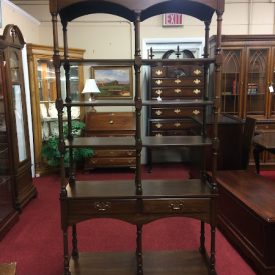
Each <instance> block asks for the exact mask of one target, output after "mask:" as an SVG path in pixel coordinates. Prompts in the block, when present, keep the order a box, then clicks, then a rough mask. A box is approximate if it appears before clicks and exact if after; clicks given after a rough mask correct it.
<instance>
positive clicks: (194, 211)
mask: <svg viewBox="0 0 275 275" xmlns="http://www.w3.org/2000/svg"><path fill="white" fill-rule="evenodd" d="M223 11H224V1H222V0H209V1H208V0H203V1H202V0H185V1H178V0H170V1H164V0H152V1H146V0H140V1H126V0H109V1H105V0H102V1H94V0H88V1H82V0H67V1H66V0H63V1H58V0H50V12H51V15H52V23H53V38H54V55H53V60H54V66H55V74H56V79H57V81H56V85H57V86H56V88H57V100H56V106H57V110H58V122H59V133H60V136H59V148H60V152H61V155H62V157H61V192H60V204H61V227H62V231H63V241H64V250H63V251H64V274H191V273H192V274H209V273H210V274H216V271H215V228H216V201H217V196H218V191H217V186H216V182H215V175H216V161H217V159H216V158H217V150H218V143H219V141H218V138H217V130H218V129H217V118H218V109H219V104H220V89H219V87H220V77H221V75H220V67H221V62H222V58H221V55H220V37H221V23H222V14H223ZM98 12H104V13H109V14H113V15H117V16H121V17H123V18H124V19H127V20H129V21H130V22H132V23H133V24H134V29H135V31H134V40H135V43H134V45H135V54H134V56H133V58H132V59H119V60H118V59H117V60H115V59H111V60H107V59H103V60H102V59H100V60H98V59H97V60H96V59H84V60H70V59H69V58H68V54H66V53H67V52H68V34H67V27H68V23H69V22H70V21H72V20H74V19H76V18H78V17H80V16H83V15H87V14H92V13H98ZM168 12H177V13H183V14H188V15H190V16H193V17H195V18H197V19H199V20H201V21H202V22H203V23H204V28H205V42H206V47H205V52H204V57H203V58H192V59H181V60H163V59H155V60H152V59H142V58H141V54H140V53H141V50H140V44H141V41H140V31H141V28H142V22H143V21H144V20H146V19H148V18H150V17H152V16H155V15H159V14H162V13H168ZM215 12H216V14H217V48H216V52H215V55H214V56H211V57H210V56H209V54H208V41H209V29H210V28H209V26H210V21H211V18H212V16H213V14H214V13H215ZM58 16H59V17H60V20H58ZM58 22H61V24H62V27H63V28H62V29H63V41H64V51H65V58H64V59H63V58H61V57H60V54H59V51H60V49H59V42H58V29H60V28H58ZM114 31H115V30H114ZM75 35H77V34H75ZM79 63H82V64H87V65H89V66H95V65H97V66H98V65H102V66H106V65H112V66H115V65H117V66H121V65H128V66H129V65H130V66H133V67H134V70H135V80H134V83H135V85H134V86H135V97H134V100H126V101H125V100H123V101H122V100H115V101H114V100H95V101H90V102H88V101H87V102H83V101H74V100H71V94H72V92H73V91H72V90H71V89H70V85H69V83H70V66H71V65H72V64H79ZM210 64H214V65H215V71H216V73H215V81H216V85H215V87H216V91H215V96H214V97H213V98H212V99H211V98H208V91H207V85H205V86H204V89H203V90H202V93H203V97H202V98H201V99H196V100H194V99H188V98H186V99H180V100H169V101H167V100H162V101H157V100H155V99H151V100H145V99H143V98H142V96H141V94H142V93H141V84H142V83H141V79H140V72H141V69H142V67H143V66H152V67H155V66H157V65H163V66H165V65H169V66H179V65H185V66H187V67H188V66H194V65H196V66H200V67H201V68H203V69H204V72H205V73H204V81H205V83H207V76H208V75H207V73H206V72H207V71H208V67H209V65H210ZM61 65H63V66H64V68H65V71H66V83H67V85H66V88H67V97H66V100H65V101H63V99H62V96H61V84H60V83H61V82H60V67H61ZM91 105H92V106H118V107H119V106H125V105H126V106H134V107H135V116H136V133H135V137H118V138H117V137H99V138H98V137H78V138H73V137H72V135H70V133H69V135H68V136H66V137H64V133H63V127H62V125H63V115H62V113H63V111H64V109H65V110H67V114H68V127H69V129H70V128H71V119H70V118H71V108H72V107H73V106H91ZM146 106H155V107H157V106H158V107H160V106H163V107H164V106H165V107H168V106H171V107H176V106H177V107H179V108H185V107H190V106H199V107H201V108H202V113H203V115H202V120H203V121H204V120H205V113H206V112H205V109H206V106H211V107H212V110H213V115H214V126H213V128H214V131H213V137H211V138H210V137H208V136H207V135H206V129H205V123H203V126H202V128H201V131H200V133H199V135H196V136H184V135H182V136H161V137H159V136H144V137H143V136H142V135H141V112H142V111H143V110H144V107H146ZM69 132H70V131H69ZM79 147H93V148H95V149H96V148H102V147H109V148H114V149H127V150H129V149H134V150H135V151H136V170H135V174H134V177H133V179H132V180H126V181H125V180H112V181H92V180H86V181H79V180H78V179H77V176H75V175H74V173H73V148H79ZM143 147H147V148H150V147H161V148H162V147H166V148H167V147H168V148H172V147H173V148H174V147H177V148H179V147H192V148H194V149H195V148H197V149H201V150H202V154H203V152H204V151H205V150H204V149H205V148H207V147H212V148H213V155H212V158H211V159H212V164H213V165H212V173H213V181H212V182H208V181H207V177H206V173H205V172H206V171H205V161H202V162H201V165H200V167H198V169H200V171H201V173H199V177H198V178H194V179H188V180H181V179H179V180H144V179H143V178H142V173H141V153H142V148H143ZM66 149H68V150H69V152H70V156H71V162H70V168H71V169H70V170H71V172H70V175H69V178H68V179H66V178H65V172H64V152H65V150H66ZM208 161H210V160H208ZM179 216H184V217H190V218H193V219H197V220H198V222H200V233H199V232H197V234H198V238H199V240H200V247H199V251H176V252H175V251H173V252H171V251H170V252H157V253H153V252H144V251H143V250H142V229H143V225H144V224H147V223H150V222H152V221H155V220H157V219H161V218H166V217H179ZM103 217H104V218H114V219H119V220H122V221H125V222H129V223H131V224H134V225H136V251H135V252H133V253H81V252H79V249H78V245H77V224H78V223H79V222H81V221H84V220H88V219H93V218H103ZM205 223H208V224H209V225H210V226H209V228H210V238H211V240H210V248H209V251H207V250H206V249H205V236H204V235H205ZM69 228H72V231H71V232H72V252H69V244H68V239H69V238H68V231H69ZM194 234H195V232H194ZM175 237H176V236H175ZM156 238H157V235H156Z"/></svg>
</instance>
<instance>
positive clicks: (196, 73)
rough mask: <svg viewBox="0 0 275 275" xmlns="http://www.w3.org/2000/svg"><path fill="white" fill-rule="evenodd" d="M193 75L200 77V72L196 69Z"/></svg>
mask: <svg viewBox="0 0 275 275" xmlns="http://www.w3.org/2000/svg"><path fill="white" fill-rule="evenodd" d="M193 73H194V75H200V74H201V70H199V69H196V70H195V71H193Z"/></svg>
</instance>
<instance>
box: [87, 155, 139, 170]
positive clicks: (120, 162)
mask: <svg viewBox="0 0 275 275" xmlns="http://www.w3.org/2000/svg"><path fill="white" fill-rule="evenodd" d="M108 166H126V167H127V166H131V167H132V166H136V158H130V157H129V158H118V157H117V158H111V157H102V158H101V157H99V158H97V157H93V158H91V159H89V160H87V161H86V168H88V167H90V168H92V167H108Z"/></svg>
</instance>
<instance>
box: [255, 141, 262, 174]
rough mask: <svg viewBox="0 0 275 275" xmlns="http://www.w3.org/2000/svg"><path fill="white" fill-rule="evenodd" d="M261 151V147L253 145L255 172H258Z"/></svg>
mask: <svg viewBox="0 0 275 275" xmlns="http://www.w3.org/2000/svg"><path fill="white" fill-rule="evenodd" d="M262 151H263V148H262V147H260V146H257V145H255V146H254V149H253V157H254V161H255V166H256V172H257V174H259V173H260V153H261V152H262Z"/></svg>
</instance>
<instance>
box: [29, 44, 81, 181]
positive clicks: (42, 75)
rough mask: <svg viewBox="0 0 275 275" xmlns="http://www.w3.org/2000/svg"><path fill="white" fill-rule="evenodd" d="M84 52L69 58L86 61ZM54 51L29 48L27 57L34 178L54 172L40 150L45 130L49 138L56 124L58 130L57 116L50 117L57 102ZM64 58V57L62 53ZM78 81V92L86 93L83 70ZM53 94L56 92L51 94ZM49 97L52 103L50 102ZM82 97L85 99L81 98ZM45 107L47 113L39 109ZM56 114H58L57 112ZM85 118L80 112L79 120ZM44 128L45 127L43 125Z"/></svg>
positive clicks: (79, 70) (42, 47) (70, 50)
mask: <svg viewBox="0 0 275 275" xmlns="http://www.w3.org/2000/svg"><path fill="white" fill-rule="evenodd" d="M84 52H85V50H82V49H74V48H70V49H69V57H70V58H75V59H81V58H83V55H84ZM52 54H53V48H52V47H50V46H45V45H37V44H30V43H29V44H27V57H28V68H29V80H30V95H31V96H30V97H31V106H32V124H33V141H34V165H35V174H36V175H37V176H40V175H43V174H47V173H48V172H50V171H52V167H49V166H48V165H47V164H46V163H45V161H43V160H42V158H41V148H42V143H43V140H44V138H43V136H42V128H43V126H44V127H45V128H46V129H48V131H47V133H48V135H50V134H51V127H54V124H56V127H57V116H56V117H55V115H54V117H51V116H50V114H49V104H51V105H52V106H53V107H54V110H56V109H55V106H54V102H55V99H56V90H55V76H54V66H53V61H52ZM61 54H64V52H63V50H62V49H61ZM77 71H78V75H79V81H78V91H79V93H80V92H81V91H82V89H83V67H82V66H78V68H77ZM50 90H53V92H52V93H51V91H50ZM40 93H44V94H45V96H44V97H45V98H44V100H42V99H41V97H42V95H41V94H40ZM49 96H50V97H51V98H52V101H51V102H50V101H49ZM80 97H82V95H81V96H80ZM41 104H43V105H44V106H45V110H42V108H41V107H43V105H42V106H40V105H41ZM56 113H57V112H56ZM83 117H84V110H83V108H80V116H79V118H80V119H83ZM44 124H45V125H44Z"/></svg>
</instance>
